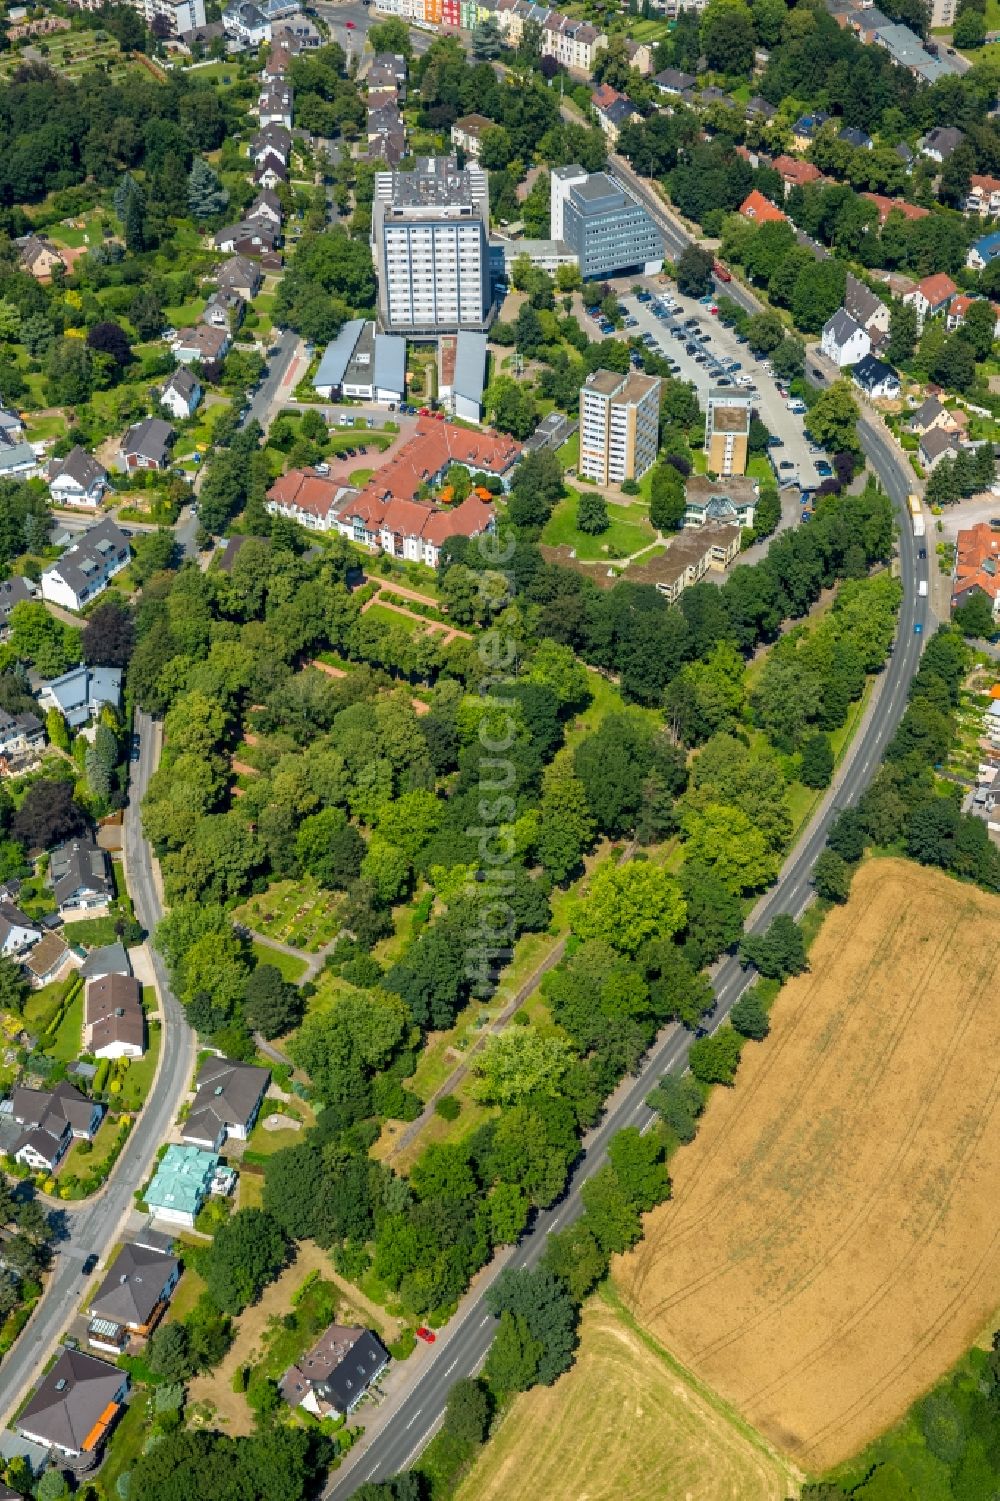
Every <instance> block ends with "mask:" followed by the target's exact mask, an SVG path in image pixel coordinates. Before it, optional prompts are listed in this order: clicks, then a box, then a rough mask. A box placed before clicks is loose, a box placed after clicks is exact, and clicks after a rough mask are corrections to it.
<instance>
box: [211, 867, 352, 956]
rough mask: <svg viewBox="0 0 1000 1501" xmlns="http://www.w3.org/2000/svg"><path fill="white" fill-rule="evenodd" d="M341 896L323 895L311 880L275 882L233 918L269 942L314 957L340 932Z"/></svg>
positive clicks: (334, 893)
mask: <svg viewBox="0 0 1000 1501" xmlns="http://www.w3.org/2000/svg"><path fill="white" fill-rule="evenodd" d="M343 905H344V897H343V894H342V893H341V892H334V891H324V890H323V889H322V888H321V887H320V886H319V885H317V883H316V881H315V880H314V879H313V878H312V877H311V876H303V877H302V879H301V880H298V881H276V882H275V883H274V884H273V885H271V886H269V887H268V889H267V890H266V891H264V892H262V893H261V894H260V895H259V896H253V897H251V898H250V900H249V901H248V902H244V904H243V905H242V906H241V907H237V908H236V910H235V911H234V913H233V916H234V917H235V919H236V920H237V922H242V923H245V924H246V926H247V927H249V928H251V929H253V931H254V932H255V933H259V934H261V935H263V936H264V937H266V938H274V939H276V940H277V942H279V943H287V944H290V945H291V946H292V948H297V949H298V948H301V949H305V950H306V951H307V952H309V953H315V952H316V950H317V949H321V948H322V947H323V946H324V944H327V943H330V942H331V940H332V939H334V938H336V936H337V934H338V933H339V931H340V914H341V910H342V908H343Z"/></svg>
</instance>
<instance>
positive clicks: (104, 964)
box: [80, 938, 132, 980]
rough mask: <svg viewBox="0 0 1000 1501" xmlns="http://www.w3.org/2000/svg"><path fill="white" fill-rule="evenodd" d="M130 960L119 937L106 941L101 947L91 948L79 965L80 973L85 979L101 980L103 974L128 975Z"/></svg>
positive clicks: (130, 970) (130, 966)
mask: <svg viewBox="0 0 1000 1501" xmlns="http://www.w3.org/2000/svg"><path fill="white" fill-rule="evenodd" d="M131 973H132V962H131V960H130V959H129V956H128V952H127V950H126V948H125V945H124V944H123V943H122V941H121V939H120V938H116V939H115V941H114V943H106V944H104V946H103V947H102V948H99V949H91V951H90V953H89V954H88V955H87V957H86V959H84V961H83V963H82V964H81V965H80V974H81V975H82V977H83V978H84V979H85V980H101V979H103V978H104V976H105V975H130V974H131Z"/></svg>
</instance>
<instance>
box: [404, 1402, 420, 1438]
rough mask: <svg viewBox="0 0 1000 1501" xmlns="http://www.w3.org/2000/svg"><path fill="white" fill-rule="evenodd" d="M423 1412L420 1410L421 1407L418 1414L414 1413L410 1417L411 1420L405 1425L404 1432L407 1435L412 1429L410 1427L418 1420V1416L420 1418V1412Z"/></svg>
mask: <svg viewBox="0 0 1000 1501" xmlns="http://www.w3.org/2000/svg"><path fill="white" fill-rule="evenodd" d="M423 1410H424V1409H423V1408H422V1407H421V1408H420V1411H419V1412H415V1413H414V1414H413V1416H412V1418H411V1419H410V1421H409V1422H408V1423H407V1425H406V1430H405V1431H406V1432H407V1433H409V1431H410V1429H411V1428H412V1427H413V1425H414V1423H415V1422H416V1421H417V1419H418V1418H419V1416H420V1413H421V1412H423Z"/></svg>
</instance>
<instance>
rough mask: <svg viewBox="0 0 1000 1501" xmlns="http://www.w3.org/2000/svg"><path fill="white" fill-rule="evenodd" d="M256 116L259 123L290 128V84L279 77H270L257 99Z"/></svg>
mask: <svg viewBox="0 0 1000 1501" xmlns="http://www.w3.org/2000/svg"><path fill="white" fill-rule="evenodd" d="M257 118H258V119H259V120H260V123H261V125H283V126H284V127H285V129H286V130H291V128H292V86H291V84H290V83H285V82H284V81H283V80H282V79H280V78H274V79H270V80H269V81H268V82H267V83H266V84H265V86H264V88H262V89H261V91H260V95H259V97H258V99H257Z"/></svg>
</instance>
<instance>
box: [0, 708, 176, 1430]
mask: <svg viewBox="0 0 1000 1501" xmlns="http://www.w3.org/2000/svg"><path fill="white" fill-rule="evenodd" d="M136 729H137V730H138V732H139V735H140V737H141V740H140V745H141V753H140V759H139V761H138V762H137V763H133V765H132V768H131V771H132V776H131V782H130V789H129V804H128V808H127V809H126V812H125V831H124V832H125V859H126V865H127V869H128V884H129V891H130V893H131V895H132V899H133V901H134V903H135V911H136V916H137V917H138V918H139V921H140V922H141V923H142V925H143V927H144V928H146V929H147V931H149V932H152V930H153V928H154V927H155V926H156V923H157V922H158V921H159V918H160V916H161V915H162V909H161V906H160V902H159V898H158V896H157V892H156V887H155V885H154V883H153V871H152V853H151V850H150V848H149V845H148V844H147V843H146V841H145V839H144V838H143V836H142V828H141V825H140V822H139V804H140V802H141V800H142V796H143V794H144V792H145V790H146V787H147V785H148V783H149V778H150V777H151V776H152V774H153V772H154V771H155V769H156V764H157V761H158V760H159V742H158V737H157V734H156V733H155V731H154V727H153V725H152V722H151V721H150V719H149V718H148V716H147V715H145V714H137V716H136ZM150 954H151V958H152V963H153V968H154V970H155V973H156V983H157V987H158V989H159V992H160V1000H161V1006H162V1008H163V1013H164V1025H163V1028H162V1033H161V1036H162V1049H163V1056H162V1060H161V1063H160V1068H159V1071H158V1073H157V1075H156V1080H155V1082H154V1084H153V1088H152V1091H151V1093H150V1096H149V1099H148V1100H147V1102H146V1108H145V1109H144V1110H143V1112H142V1115H141V1116H140V1117H139V1120H138V1123H137V1124H136V1126H135V1129H134V1130H133V1132H132V1135H131V1136H130V1137H129V1139H128V1143H127V1145H126V1147H125V1150H124V1151H123V1152H122V1155H121V1157H120V1158H119V1159H118V1162H117V1164H116V1166H115V1170H114V1172H113V1173H112V1175H111V1178H110V1180H109V1182H108V1184H107V1186H106V1187H105V1188H104V1190H103V1191H102V1192H101V1193H99V1194H97V1195H96V1196H95V1197H94V1198H92V1199H89V1200H86V1201H84V1202H83V1203H81V1204H80V1205H79V1206H74V1205H72V1204H66V1205H64V1206H62V1207H61V1209H59V1210H57V1211H55V1217H56V1219H57V1222H61V1228H62V1235H61V1238H60V1239H59V1241H58V1242H57V1245H56V1256H55V1261H54V1264H53V1269H52V1272H51V1274H50V1276H49V1279H48V1282H47V1284H46V1288H45V1293H44V1296H43V1297H42V1300H41V1302H40V1303H39V1304H38V1307H37V1308H36V1309H35V1312H34V1314H33V1315H32V1317H31V1319H30V1321H29V1322H28V1324H27V1325H26V1326H25V1329H24V1331H23V1333H22V1334H21V1335H20V1337H19V1339H18V1341H17V1343H16V1344H15V1345H14V1348H13V1350H12V1351H11V1352H10V1354H9V1355H7V1356H6V1357H5V1358H4V1361H3V1364H2V1366H0V1420H6V1418H7V1417H9V1415H10V1413H11V1412H12V1411H13V1410H14V1409H15V1408H16V1407H17V1406H18V1405H19V1404H20V1402H21V1399H22V1397H23V1396H24V1394H25V1392H26V1391H27V1388H28V1386H29V1385H30V1384H31V1383H32V1382H33V1381H34V1380H36V1379H37V1377H38V1374H39V1372H40V1371H41V1369H42V1366H43V1365H44V1363H45V1360H46V1357H47V1356H48V1354H49V1352H50V1350H51V1348H52V1346H53V1344H54V1343H55V1341H56V1340H57V1339H58V1338H59V1336H60V1335H61V1334H62V1333H63V1331H64V1330H66V1329H67V1328H68V1327H69V1324H70V1322H71V1320H72V1318H73V1314H74V1312H75V1311H76V1307H77V1304H78V1302H79V1300H80V1298H81V1296H82V1295H83V1293H84V1292H85V1290H86V1287H87V1285H88V1282H90V1281H92V1280H93V1276H91V1277H90V1278H85V1277H84V1276H83V1274H82V1263H83V1262H84V1260H85V1259H86V1258H87V1257H88V1256H89V1255H91V1253H93V1252H96V1253H97V1255H98V1256H99V1257H100V1258H101V1260H102V1262H103V1259H104V1257H105V1255H106V1254H107V1252H108V1250H109V1249H110V1248H111V1246H112V1245H113V1244H114V1242H115V1241H116V1239H117V1238H118V1232H119V1227H120V1225H121V1223H122V1220H123V1219H124V1218H125V1216H126V1215H127V1214H128V1213H129V1211H130V1210H131V1209H132V1207H133V1201H132V1195H133V1194H134V1192H135V1190H136V1189H137V1188H138V1187H139V1186H140V1185H141V1184H142V1183H143V1181H144V1180H145V1178H146V1175H147V1173H148V1172H149V1169H150V1165H151V1163H152V1161H153V1157H154V1155H155V1153H156V1149H157V1147H158V1146H159V1145H160V1143H161V1142H162V1141H163V1139H164V1138H165V1136H166V1134H167V1131H168V1130H169V1128H170V1125H171V1123H172V1122H173V1119H174V1117H175V1115H176V1114H177V1109H178V1106H179V1105H180V1102H181V1099H182V1098H183V1096H184V1093H185V1091H186V1090H187V1087H188V1081H189V1079H190V1077H191V1069H192V1066H193V1063H194V1037H193V1034H192V1032H191V1029H190V1028H189V1027H188V1025H187V1022H186V1020H185V1017H184V1013H183V1010H182V1008H181V1006H180V1004H179V1002H178V1001H177V999H176V997H175V996H174V994H173V992H172V991H171V989H170V986H169V983H168V980H167V975H166V971H165V969H164V966H163V961H162V959H161V958H160V956H159V954H158V953H157V952H156V950H155V949H153V948H152V946H151V945H150Z"/></svg>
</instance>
